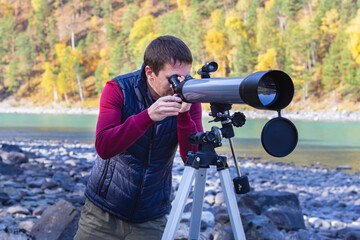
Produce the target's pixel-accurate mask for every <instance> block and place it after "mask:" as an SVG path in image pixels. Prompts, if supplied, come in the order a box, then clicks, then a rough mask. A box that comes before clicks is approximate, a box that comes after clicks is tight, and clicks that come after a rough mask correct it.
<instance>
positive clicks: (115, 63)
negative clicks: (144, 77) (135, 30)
mask: <svg viewBox="0 0 360 240" xmlns="http://www.w3.org/2000/svg"><path fill="white" fill-rule="evenodd" d="M109 57H110V64H109V76H110V79H112V78H114V77H116V76H117V75H119V74H120V72H121V70H122V69H123V66H124V60H125V59H124V47H123V44H122V39H121V37H118V39H117V40H116V42H115V45H114V47H113V48H112V49H111V51H110V53H109ZM126 70H127V69H124V71H126Z"/></svg>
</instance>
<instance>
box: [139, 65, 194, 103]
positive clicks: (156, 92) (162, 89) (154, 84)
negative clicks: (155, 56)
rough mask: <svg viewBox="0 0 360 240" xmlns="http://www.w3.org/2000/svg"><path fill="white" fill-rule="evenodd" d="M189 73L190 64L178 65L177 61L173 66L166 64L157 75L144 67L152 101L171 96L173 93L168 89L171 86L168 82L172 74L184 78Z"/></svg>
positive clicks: (147, 67)
mask: <svg viewBox="0 0 360 240" xmlns="http://www.w3.org/2000/svg"><path fill="white" fill-rule="evenodd" d="M190 71H191V64H188V63H180V62H179V61H177V62H176V63H175V64H172V63H166V64H165V66H164V68H163V69H161V70H160V71H159V73H158V75H156V74H155V73H154V72H153V71H152V70H151V68H150V67H149V66H146V68H145V72H146V77H147V82H148V85H149V89H150V94H151V97H152V99H153V100H154V101H156V100H157V99H159V98H160V97H164V96H168V95H173V94H174V91H173V89H172V88H170V86H171V84H170V83H169V81H168V79H169V77H171V76H172V75H174V74H176V75H179V76H186V75H189V74H190Z"/></svg>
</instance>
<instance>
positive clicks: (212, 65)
mask: <svg viewBox="0 0 360 240" xmlns="http://www.w3.org/2000/svg"><path fill="white" fill-rule="evenodd" d="M218 68H219V65H218V64H217V63H216V62H209V63H207V64H205V65H204V66H202V67H201V68H200V69H199V70H198V71H197V73H198V74H199V75H201V74H202V73H211V72H215V71H217V70H218Z"/></svg>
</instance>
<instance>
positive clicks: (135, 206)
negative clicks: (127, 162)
mask: <svg viewBox="0 0 360 240" xmlns="http://www.w3.org/2000/svg"><path fill="white" fill-rule="evenodd" d="M155 130H156V122H155V123H154V124H153V125H152V130H151V138H150V143H149V151H148V159H147V162H146V164H145V167H144V170H143V172H142V178H141V182H140V186H139V189H138V192H137V196H136V199H135V205H134V208H133V210H132V213H131V218H130V222H132V220H133V218H134V215H135V210H136V208H137V204H138V202H139V199H140V194H141V192H142V188H143V185H144V178H145V173H146V170H147V167H148V166H149V164H150V159H151V149H152V144H153V141H154V136H155Z"/></svg>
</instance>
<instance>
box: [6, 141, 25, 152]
mask: <svg viewBox="0 0 360 240" xmlns="http://www.w3.org/2000/svg"><path fill="white" fill-rule="evenodd" d="M1 150H3V151H6V152H22V150H21V148H20V147H19V146H18V145H14V144H7V143H3V144H1Z"/></svg>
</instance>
